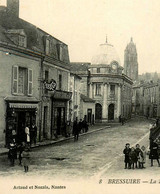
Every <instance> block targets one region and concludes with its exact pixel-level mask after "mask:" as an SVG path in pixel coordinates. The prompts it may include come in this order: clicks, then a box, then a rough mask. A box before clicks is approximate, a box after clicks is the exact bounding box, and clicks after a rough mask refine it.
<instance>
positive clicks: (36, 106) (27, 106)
mask: <svg viewBox="0 0 160 194" xmlns="http://www.w3.org/2000/svg"><path fill="white" fill-rule="evenodd" d="M9 107H10V108H32V109H36V108H38V104H28V103H9Z"/></svg>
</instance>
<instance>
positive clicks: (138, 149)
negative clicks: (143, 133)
mask: <svg viewBox="0 0 160 194" xmlns="http://www.w3.org/2000/svg"><path fill="white" fill-rule="evenodd" d="M135 152H136V155H137V161H138V159H139V154H140V152H141V149H140V148H136V149H135Z"/></svg>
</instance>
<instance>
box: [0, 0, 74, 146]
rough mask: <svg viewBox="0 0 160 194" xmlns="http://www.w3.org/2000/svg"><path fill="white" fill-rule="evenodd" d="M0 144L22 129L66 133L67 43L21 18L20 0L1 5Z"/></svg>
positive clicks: (44, 135) (42, 135)
mask: <svg viewBox="0 0 160 194" xmlns="http://www.w3.org/2000/svg"><path fill="white" fill-rule="evenodd" d="M0 17H1V20H0V77H1V85H2V87H1V88H0V144H3V145H7V144H8V143H9V142H10V141H11V138H12V135H13V131H15V132H14V133H16V138H17V142H22V141H24V140H25V139H24V137H25V134H24V129H25V127H26V126H27V125H28V126H29V128H31V125H32V123H36V125H37V128H38V134H37V140H39V141H42V140H45V139H50V138H54V137H55V136H56V137H57V135H64V133H65V132H64V126H65V122H66V121H67V119H68V118H69V117H70V116H69V101H70V99H71V96H72V93H71V92H69V82H70V61H69V54H68V46H67V45H66V44H65V43H63V42H62V41H60V40H58V39H56V38H54V37H53V36H51V35H50V34H48V33H46V32H44V31H43V30H41V29H39V28H37V27H36V26H34V25H32V24H30V23H28V22H26V21H24V20H22V19H21V18H19V1H18V0H16V1H12V0H8V1H7V7H4V6H3V7H0Z"/></svg>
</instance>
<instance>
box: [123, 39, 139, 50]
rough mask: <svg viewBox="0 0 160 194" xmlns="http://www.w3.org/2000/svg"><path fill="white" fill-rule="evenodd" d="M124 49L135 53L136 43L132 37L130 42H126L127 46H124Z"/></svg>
mask: <svg viewBox="0 0 160 194" xmlns="http://www.w3.org/2000/svg"><path fill="white" fill-rule="evenodd" d="M125 51H129V52H133V53H137V49H136V45H135V44H134V42H133V38H131V40H130V43H129V44H127V47H126V50H125Z"/></svg>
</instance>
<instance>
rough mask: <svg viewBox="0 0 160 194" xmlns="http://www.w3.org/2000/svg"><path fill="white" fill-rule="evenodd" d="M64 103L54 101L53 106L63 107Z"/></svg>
mask: <svg viewBox="0 0 160 194" xmlns="http://www.w3.org/2000/svg"><path fill="white" fill-rule="evenodd" d="M65 106H66V103H65V102H54V107H65Z"/></svg>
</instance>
